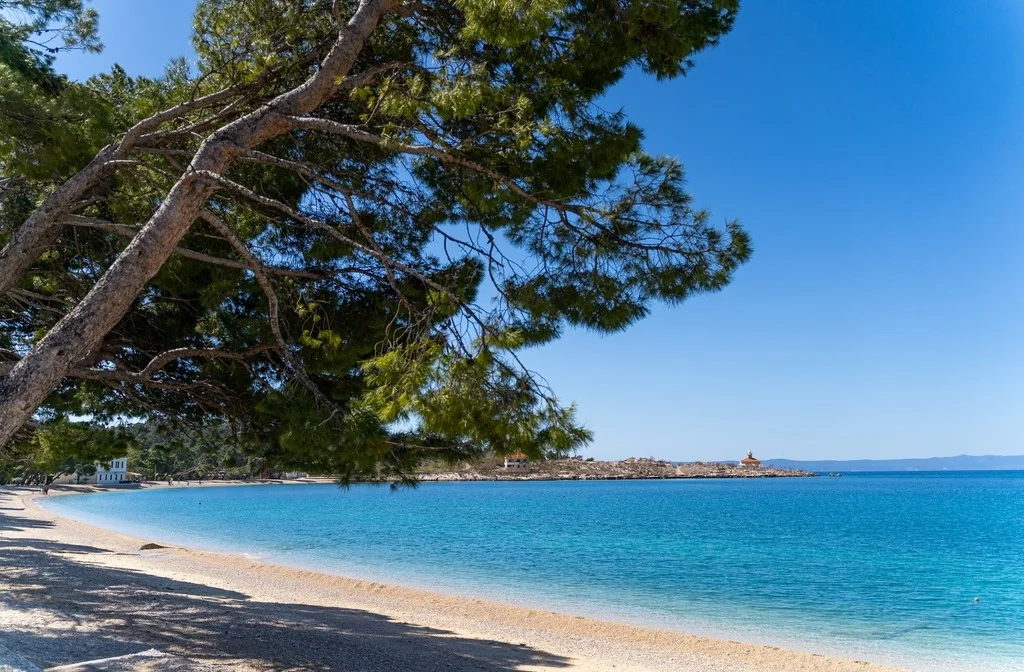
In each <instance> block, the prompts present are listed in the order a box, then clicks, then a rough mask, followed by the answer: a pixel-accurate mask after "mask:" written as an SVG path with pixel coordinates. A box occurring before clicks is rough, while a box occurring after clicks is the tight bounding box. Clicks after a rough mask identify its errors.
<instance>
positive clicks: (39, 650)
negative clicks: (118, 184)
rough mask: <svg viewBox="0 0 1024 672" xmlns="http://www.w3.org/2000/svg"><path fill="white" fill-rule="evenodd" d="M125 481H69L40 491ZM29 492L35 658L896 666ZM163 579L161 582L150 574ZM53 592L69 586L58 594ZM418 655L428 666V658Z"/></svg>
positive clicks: (11, 504) (16, 499)
mask: <svg viewBox="0 0 1024 672" xmlns="http://www.w3.org/2000/svg"><path fill="white" fill-rule="evenodd" d="M328 482H330V481H328ZM259 484H260V483H251V482H236V483H233V484H229V483H224V482H204V483H203V484H202V485H201V486H200V485H199V484H195V485H185V486H167V485H165V484H155V485H152V486H150V487H155V488H168V487H217V486H225V485H259ZM134 489H135V488H94V487H92V486H68V487H67V488H64V487H62V488H61V489H60V490H59V491H56V490H55V491H54V493H53V494H54V495H58V494H64V493H67V494H71V493H73V492H83V491H86V492H88V491H107V492H109V491H117V490H134ZM51 496H52V495H51ZM38 497H40V495H39V494H38V493H35V492H31V491H29V490H28V489H25V488H22V489H0V541H3V544H2V545H0V547H2V549H3V552H10V554H11V555H12V556H14V555H17V553H16V549H18V548H22V549H23V551H24V554H25V555H26V556H27V557H23V558H20V560H21V562H20V563H19V562H17V560H18V559H19V558H17V557H3V558H2V559H3V560H4V562H0V583H2V584H6V585H3V586H2V587H3V588H4V589H5V590H4V592H3V593H0V614H3V615H4V617H3V618H0V623H7V622H11V623H13V628H12V630H10V631H8V632H4V631H3V630H2V629H0V634H3V635H4V641H5V643H8V642H10V643H9V644H7V645H8V646H9V648H12V649H13V650H15V651H17V652H19V653H21V655H23V656H25V657H27V658H29V659H30V660H34V661H35V662H37V663H38V664H41V665H44V664H45V665H56V664H63V663H69V662H74V661H76V660H86V659H90V658H98V657H104V656H107V655H123V654H126V653H136V652H138V651H142V650H145V649H148V648H159V649H161V650H165V651H169V652H170V653H174V654H176V655H182V656H186V657H189V658H192V659H194V660H197V661H201V662H203V663H206V664H211V665H216V666H225V665H226V666H227V667H228V668H229V669H253V670H255V669H286V668H287V669H361V670H388V669H402V668H403V667H404V668H405V669H427V668H430V667H437V668H444V669H453V670H471V669H472V670H554V669H572V670H581V671H584V672H591V671H596V670H612V669H614V670H616V671H617V672H618V671H621V670H632V671H637V672H639V671H641V670H683V671H687V672H712V671H714V672H719V671H720V672H781V671H783V670H806V671H811V670H822V671H828V672H846V671H847V670H850V671H852V670H863V671H865V672H882V671H888V672H892V671H894V670H896V669H898V668H894V667H887V666H883V665H875V664H870V663H865V662H860V661H854V660H849V659H842V658H829V657H826V656H821V655H818V654H811V653H804V652H799V651H793V650H787V649H781V648H778V647H772V646H764V645H755V644H744V643H740V642H734V641H728V640H724V639H715V638H712V637H703V636H694V635H686V634H681V633H676V632H672V631H667V630H657V629H652V628H645V627H639V626H634V625H626V624H621V623H614V622H610V621H602V620H597V619H591V618H584V617H580V616H573V615H567V614H559V613H555V612H550V611H544V610H539V609H530V608H526V607H519V606H512V605H506V604H500V603H497V602H489V601H486V600H479V599H473V598H468V597H460V596H454V595H448V594H443V593H436V592H430V591H426V590H421V589H416V588H406V587H400V586H394V585H389V584H384V583H378V582H372V581H362V580H358V579H349V578H344V577H340V576H336V575H332V574H323V573H318V572H314V571H308V570H302V569H294V568H290V567H285V566H278V565H272V564H268V563H262V562H255V561H252V560H249V559H247V558H245V557H244V556H242V555H234V554H225V553H217V552H212V551H201V550H196V549H191V548H188V547H177V546H174V547H163V548H158V549H152V550H146V551H143V550H140V549H141V547H142V546H143V545H144V544H145V543H146V542H147V540H146V539H144V538H141V537H132V536H126V535H123V534H120V533H117V532H113V531H109V530H106V529H103V528H98V527H95V526H91V525H87V524H85V523H79V522H77V521H73V520H70V519H66V518H61V517H59V516H56V515H54V514H51V513H49V512H48V511H46V510H45V509H43V508H42V507H41V506H40V505H39V504H38V503H36V502H35V500H36V499H37V498H38ZM85 544H88V545H85ZM29 558H35V559H36V562H28V560H29ZM12 560H13V561H14V562H12ZM40 566H46V567H51V566H52V568H53V570H54V571H49V572H46V573H45V576H41V575H37V574H39V573H40V572H39V570H38V569H36V570H35V572H33V569H32V568H33V567H36V568H38V567H40ZM12 567H13V568H14V572H13V576H9V575H11V574H12V571H11V569H12ZM18 567H21V571H20V572H19V571H18V569H17V568H18ZM19 577H20V578H19ZM54 577H60V579H59V580H55V579H54ZM47 579H49V584H50V585H48V583H47ZM168 582H172V583H173V585H162V584H166V583H168ZM54 583H56V584H57V585H53V584H54ZM69 583H70V584H73V587H72V586H70V585H68V584H69ZM66 590H70V594H62V591H66ZM111 590H113V592H111ZM125 593H127V594H125ZM11 595H13V596H14V598H13V599H10V596H11ZM186 598H187V599H186ZM123 612H124V613H123ZM313 613H315V614H316V616H312V615H311V614H313ZM189 614H191V616H189ZM69 623H73V624H74V625H73V626H70V625H68V624H69ZM128 624H130V625H131V627H125V625H128ZM140 625H142V626H146V625H148V626H149V628H148V629H147V628H146V627H141V628H140V627H139V626H140ZM4 627H6V626H0V628H4ZM186 633H187V636H186ZM69 634H73V635H74V636H73V637H68V636H66V635H69ZM355 635H359V636H355ZM254 641H257V642H263V643H265V645H264V644H258V645H256V644H253V642H254ZM318 644H319V645H320V646H318ZM94 654H95V655H94ZM339 656H340V658H339ZM428 659H429V660H431V661H433V662H430V663H427V664H425V663H424V661H426V660H428ZM353 660H361V661H362V662H359V663H358V664H357V663H355V662H352V661H353ZM403 661H404V662H403Z"/></svg>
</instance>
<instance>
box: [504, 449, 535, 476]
mask: <svg viewBox="0 0 1024 672" xmlns="http://www.w3.org/2000/svg"><path fill="white" fill-rule="evenodd" d="M505 469H507V470H508V471H516V472H520V473H523V472H528V471H530V458H528V457H527V456H526V455H525V454H524V453H512V454H511V455H506V456H505Z"/></svg>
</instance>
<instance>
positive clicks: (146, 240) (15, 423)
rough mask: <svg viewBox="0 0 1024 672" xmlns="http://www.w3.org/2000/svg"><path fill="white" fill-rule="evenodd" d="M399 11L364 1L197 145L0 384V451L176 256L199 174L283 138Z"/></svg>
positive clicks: (393, 0)
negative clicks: (321, 55)
mask: <svg viewBox="0 0 1024 672" xmlns="http://www.w3.org/2000/svg"><path fill="white" fill-rule="evenodd" d="M397 5H398V0H365V1H364V2H362V3H361V4H360V5H359V7H358V9H357V10H356V12H355V14H354V15H353V16H352V18H351V19H350V20H349V21H348V23H346V24H345V25H344V26H342V27H339V34H338V39H337V40H336V41H335V43H334V45H333V46H332V47H331V49H330V52H329V53H328V55H327V56H326V58H325V59H324V60H323V62H322V63H321V65H320V67H319V68H318V69H317V70H316V72H315V73H314V74H313V75H312V76H311V77H309V78H308V79H307V80H306V81H305V82H303V83H302V84H300V85H299V86H298V87H296V88H294V89H292V90H290V91H288V92H286V93H283V94H281V95H280V96H278V97H277V98H275V99H273V100H272V101H270V102H268V103H267V104H266V105H264V106H262V107H260V108H259V109H257V110H255V111H253V112H251V113H249V114H247V115H245V116H243V117H241V118H239V119H237V120H235V121H233V122H231V123H229V124H227V125H226V126H224V127H223V128H221V129H220V130H218V131H217V132H215V133H214V134H213V135H212V136H211V137H210V138H208V139H207V140H205V141H204V142H203V143H202V145H201V147H200V149H199V151H198V152H197V153H196V156H195V159H194V161H193V162H192V164H191V165H190V166H189V167H188V169H187V170H186V172H185V174H183V175H182V176H181V178H180V179H179V180H178V182H177V183H176V184H175V185H174V187H173V188H172V189H171V190H170V192H169V193H168V194H167V197H166V198H165V199H164V201H163V203H162V204H161V205H160V207H159V208H158V209H157V211H156V212H155V213H154V214H153V216H152V217H151V218H150V219H149V221H148V222H147V224H146V225H145V226H144V227H143V229H142V231H140V232H139V234H138V235H137V236H136V237H135V238H134V239H133V240H132V242H131V243H130V244H129V245H128V247H127V248H125V250H124V251H123V252H122V253H121V255H120V256H119V257H118V258H117V260H116V261H115V262H114V264H113V265H112V266H111V267H110V268H109V269H107V272H106V273H104V275H103V277H102V278H100V280H99V282H97V283H96V285H95V286H94V287H93V288H92V290H90V292H89V293H88V294H87V295H86V296H85V298H84V299H82V301H81V302H79V304H78V305H77V306H76V307H75V308H74V309H73V310H72V311H71V313H70V314H68V315H67V316H66V317H65V318H64V319H62V320H61V321H60V322H58V323H57V324H56V325H55V326H54V327H53V328H52V329H51V330H50V331H49V333H47V335H46V336H45V337H43V339H42V340H40V341H39V342H38V343H37V344H36V345H35V347H34V348H33V349H32V351H31V352H30V353H29V354H28V355H26V356H25V358H24V359H22V360H21V361H20V362H19V363H18V365H17V366H15V367H14V369H13V370H12V371H11V372H10V374H9V375H7V376H6V377H5V378H4V379H3V380H2V381H0V446H2V445H4V444H6V443H7V441H8V440H9V439H10V438H11V437H12V436H13V435H14V432H15V431H17V429H18V428H19V427H21V426H22V424H24V423H25V422H26V421H27V420H28V419H29V418H30V417H31V416H32V414H33V413H34V412H35V409H36V408H37V407H38V406H39V404H41V403H42V402H43V400H44V399H45V398H46V397H47V395H49V394H50V392H51V391H52V390H53V389H54V388H55V387H56V386H57V384H58V383H59V382H60V380H61V378H63V377H64V376H65V375H67V373H68V372H69V371H70V370H71V369H72V368H74V366H75V365H76V364H77V363H78V362H79V361H81V360H82V358H83V357H85V356H86V355H88V353H89V352H91V351H93V350H94V349H95V348H97V347H98V346H99V344H100V343H102V341H103V338H104V337H105V336H106V334H107V333H108V332H109V331H110V330H111V329H112V328H113V327H114V326H115V325H116V324H117V322H118V321H120V320H121V318H122V317H124V315H125V314H126V313H127V312H128V309H129V308H130V307H131V305H132V303H133V302H134V300H135V297H136V296H138V294H139V292H140V291H142V289H143V287H145V285H146V283H147V282H149V280H150V279H151V278H152V277H153V276H154V275H156V273H157V272H158V271H159V270H160V267H161V266H162V265H163V263H164V262H165V261H166V259H167V257H169V256H170V255H171V254H172V253H173V251H174V248H175V247H176V246H177V244H178V241H179V240H181V238H182V236H184V235H185V232H186V231H188V228H189V227H190V226H191V224H192V222H193V221H195V219H196V217H197V216H198V215H199V213H200V212H201V211H202V210H203V208H204V207H205V205H206V201H207V200H208V198H209V197H210V195H211V194H212V193H213V190H214V188H215V186H214V185H213V184H211V183H210V182H209V181H208V180H205V179H197V178H198V176H199V173H201V172H205V171H210V172H213V173H218V174H219V173H222V172H224V171H225V170H226V169H227V168H228V167H229V166H230V165H231V164H232V163H233V162H234V160H235V159H236V158H237V156H238V150H237V147H243V148H251V147H255V146H256V145H258V144H260V143H261V142H264V141H266V140H269V139H271V138H274V137H277V136H279V135H281V134H283V133H286V132H288V131H289V130H290V125H289V124H288V123H287V122H286V121H285V118H286V117H289V116H300V115H304V114H308V113H309V112H311V111H313V110H315V109H316V108H318V107H319V106H320V105H322V104H323V103H324V102H325V101H327V100H328V99H329V98H330V97H331V96H332V95H333V94H334V92H335V90H336V88H337V86H338V82H339V80H340V79H341V78H343V77H344V76H345V75H347V74H348V72H349V70H350V69H351V67H352V64H353V63H354V62H355V60H356V58H357V57H358V55H359V54H360V52H361V51H362V48H363V45H364V44H365V42H366V40H367V39H368V38H369V36H370V35H371V34H372V32H373V30H374V29H375V28H376V26H377V24H378V22H379V21H380V19H381V18H382V17H383V16H384V15H385V14H386V13H387V12H388V11H390V10H392V9H393V8H394V7H396V6H397ZM83 191H84V189H83ZM80 195H81V193H79V194H77V196H80ZM77 196H76V198H75V199H74V200H77ZM29 263H31V262H29ZM19 277H20V274H19Z"/></svg>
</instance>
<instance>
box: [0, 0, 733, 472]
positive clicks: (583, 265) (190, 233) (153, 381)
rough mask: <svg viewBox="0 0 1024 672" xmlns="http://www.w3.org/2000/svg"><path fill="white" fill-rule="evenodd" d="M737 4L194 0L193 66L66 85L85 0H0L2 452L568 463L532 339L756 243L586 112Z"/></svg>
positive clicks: (669, 166)
mask: <svg viewBox="0 0 1024 672" xmlns="http://www.w3.org/2000/svg"><path fill="white" fill-rule="evenodd" d="M737 8H738V2H737V1H736V0H698V1H692V0H669V1H668V2H663V1H660V0H659V1H657V2H655V1H652V0H631V1H628V2H616V1H612V2H607V1H605V0H600V1H592V0H543V1H542V2H527V1H524V0H512V1H510V2H503V3H493V2H489V1H485V0H456V1H454V2H452V1H448V0H436V1H435V0H426V1H421V2H410V1H403V0H364V1H363V2H354V1H352V0H334V1H333V2H332V1H329V0H300V1H299V2H295V1H293V0H288V1H284V0H200V1H199V2H198V5H197V9H196V14H195V22H194V23H195V32H194V35H193V44H194V47H195V51H196V56H197V58H196V61H195V63H194V64H190V63H187V62H186V61H184V60H180V61H174V62H172V63H171V64H170V65H169V66H168V68H167V70H166V73H165V74H164V75H163V76H162V77H158V78H145V77H134V76H131V75H130V74H129V73H130V72H131V70H132V64H131V63H127V64H125V68H121V67H115V68H114V69H112V70H111V71H110V72H108V73H105V74H102V75H98V76H96V77H93V78H91V79H90V80H88V81H86V82H75V81H70V80H68V79H67V78H66V77H64V76H62V75H60V74H59V73H58V72H57V71H56V69H55V64H54V55H55V54H57V53H59V52H60V51H61V50H64V49H86V50H97V49H99V48H100V46H101V44H100V40H99V37H100V35H99V26H100V24H99V23H98V18H97V16H96V14H95V13H94V12H93V11H91V10H90V9H88V8H87V7H86V6H85V5H84V4H83V2H82V1H81V0H45V1H44V0H0V138H2V140H0V245H2V246H3V248H2V251H0V463H2V464H3V465H6V466H4V467H3V468H4V469H7V470H8V471H9V470H10V469H18V470H21V472H20V473H29V472H30V471H31V470H36V471H39V472H45V471H47V470H54V469H64V468H65V467H67V466H68V465H72V464H74V463H76V462H77V463H82V464H91V463H92V461H93V460H102V459H109V458H112V457H116V456H118V455H121V454H123V452H124V450H125V446H126V445H127V444H131V445H134V446H140V445H141V446H144V447H145V450H146V451H149V452H145V453H140V455H147V456H148V457H145V459H148V460H149V462H150V463H151V464H154V465H155V464H158V463H160V459H163V458H161V457H160V451H158V450H157V449H156V448H154V446H157V445H159V446H162V447H163V448H162V450H164V452H174V451H178V454H177V455H176V456H175V457H174V458H173V460H172V461H173V465H165V467H166V468H167V469H168V470H171V469H180V468H184V467H185V466H187V463H189V462H190V461H194V460H198V459H199V458H200V457H201V456H204V455H205V456H206V457H203V458H202V459H204V460H208V461H209V462H210V466H212V464H213V463H214V462H219V463H221V464H224V463H227V462H231V463H234V464H236V466H239V468H242V467H245V468H250V467H252V465H253V464H255V462H252V461H253V460H255V461H258V462H259V464H263V465H267V464H273V465H282V466H288V467H296V468H302V469H305V470H308V471H311V472H316V473H331V474H337V475H340V477H341V478H342V480H352V479H370V478H379V479H389V480H396V479H397V480H403V479H405V480H409V481H410V482H411V481H413V480H415V473H416V468H417V466H418V465H419V464H420V463H421V462H422V461H423V460H424V459H430V460H440V461H446V462H449V463H459V462H461V461H466V460H476V459H479V458H481V457H483V456H487V455H503V454H506V453H509V452H522V453H524V454H526V455H529V456H530V457H532V458H541V457H557V456H564V455H567V454H571V453H572V452H573V451H575V450H576V449H578V448H579V447H580V446H582V445H584V444H585V443H586V442H587V441H588V440H589V439H590V433H589V431H588V430H587V429H586V428H585V427H583V426H582V425H581V424H580V423H579V422H578V420H577V419H576V416H575V409H574V408H573V407H572V406H571V405H565V404H563V403H561V402H560V401H559V400H558V399H557V397H556V395H555V392H554V391H553V390H551V389H550V388H549V387H548V386H547V384H546V383H545V382H544V380H543V378H542V377H540V376H539V375H538V374H537V373H534V372H532V371H530V370H528V369H527V368H526V367H524V366H523V365H522V364H521V362H520V359H519V353H520V352H521V351H522V350H523V349H525V348H529V347H533V346H537V345H540V344H543V343H547V342H550V341H552V340H554V339H557V338H558V337H559V335H560V334H561V333H563V331H564V330H565V329H569V328H585V329H593V330H598V331H601V332H615V331H619V330H622V329H625V328H627V327H629V326H630V325H631V324H633V323H635V322H636V321H637V320H639V319H641V318H642V317H643V316H644V315H645V314H646V313H647V312H648V310H649V308H650V306H651V304H652V303H654V302H666V303H670V304H676V303H680V302H682V301H684V300H685V299H687V298H688V297H690V296H692V295H694V294H697V293H701V292H714V291H718V290H720V289H722V288H723V287H725V286H726V285H727V284H728V283H729V281H730V280H731V278H732V277H733V274H734V272H735V270H736V269H737V268H738V267H739V266H740V265H741V264H742V263H744V262H745V261H746V260H747V259H748V257H749V255H750V252H751V246H750V241H749V238H748V235H747V234H746V232H745V231H744V230H743V229H742V228H741V227H740V226H739V224H738V223H736V222H735V221H727V222H726V223H725V224H724V225H723V226H716V225H714V224H713V223H712V218H711V215H710V213H709V212H708V211H706V210H703V209H701V208H699V207H698V206H697V205H695V204H694V202H693V200H692V198H691V196H690V194H689V193H688V192H687V191H686V189H685V186H684V173H683V169H682V165H681V164H680V163H679V161H678V160H676V159H673V158H669V157H665V156H660V155H658V154H657V153H655V151H652V150H651V149H649V148H647V147H645V145H644V142H643V140H644V138H643V131H642V129H640V128H639V127H637V126H636V125H634V124H632V123H631V122H630V121H629V120H628V119H627V118H625V116H624V115H623V114H621V113H619V112H614V111H607V110H605V109H603V108H602V107H601V105H600V104H599V103H600V101H601V99H602V96H604V95H605V93H606V92H607V91H608V90H609V87H611V86H613V85H614V84H615V83H616V82H618V81H619V80H620V79H621V78H622V77H623V75H624V74H625V73H626V72H627V71H642V72H643V73H646V74H647V75H648V76H651V77H657V78H659V79H665V78H673V77H678V76H681V75H683V74H685V73H686V72H687V71H688V70H689V69H690V68H691V67H693V65H694V58H695V57H696V55H697V54H699V53H700V52H701V51H703V50H705V49H707V48H710V47H713V46H715V45H716V44H718V42H719V40H720V39H721V38H722V37H723V36H724V35H725V34H726V33H727V32H728V31H729V30H730V29H731V27H732V25H733V21H734V19H735V16H736V11H737ZM152 28H153V30H158V29H159V28H158V27H157V26H153V27H152ZM654 149H655V150H656V148H654ZM133 425H135V426H145V427H153V428H160V431H165V432H168V436H171V437H174V438H173V439H171V440H167V441H163V440H161V441H157V442H147V441H141V442H140V440H139V436H138V432H139V430H137V429H136V430H134V433H133V431H131V426H133ZM154 431H155V430H154ZM193 436H203V437H211V436H213V437H217V440H219V441H221V442H222V444H223V445H222V446H221V449H218V450H214V451H211V450H206V449H200V448H196V446H203V445H207V442H206V439H203V440H201V441H191V442H190V441H189V439H188V437H193ZM187 446H191V448H188V447H187ZM133 449H138V450H141V449H139V448H133ZM153 451H156V452H153ZM189 451H192V452H189ZM211 455H212V456H211ZM140 459H143V458H141V457H140ZM168 459H170V458H168ZM162 468H164V467H161V469H162ZM154 470H158V469H157V468H156V467H154Z"/></svg>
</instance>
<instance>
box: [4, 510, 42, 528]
mask: <svg viewBox="0 0 1024 672" xmlns="http://www.w3.org/2000/svg"><path fill="white" fill-rule="evenodd" d="M9 510H10V511H16V510H19V509H9ZM20 510H21V511H24V509H20ZM50 527H53V523H51V522H50V521H48V520H37V519H35V518H24V517H22V516H14V515H11V514H10V513H7V512H6V511H5V512H4V513H2V514H0V532H3V531H4V530H11V531H15V532H16V531H19V530H39V529H46V528H50Z"/></svg>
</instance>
